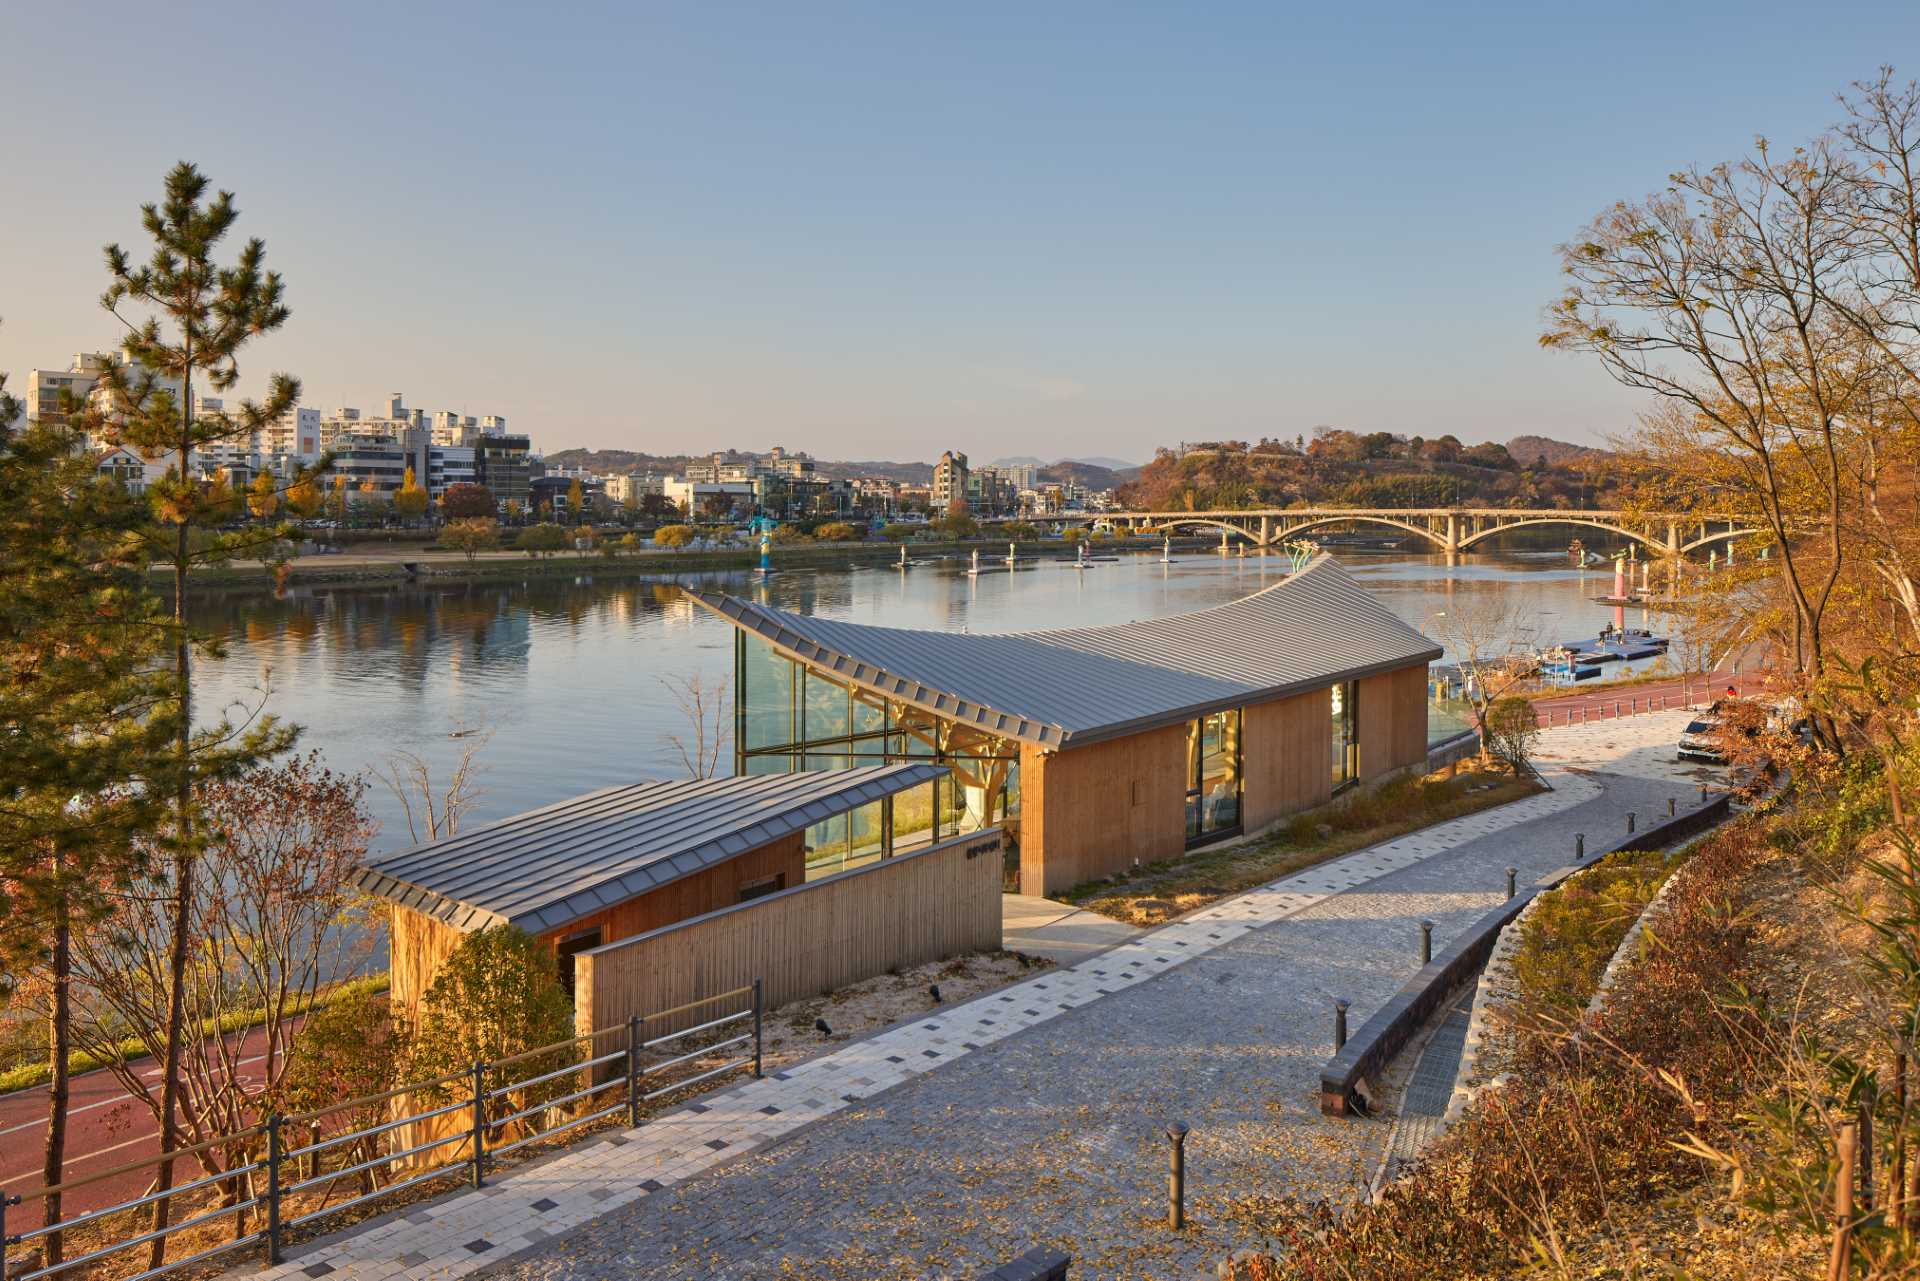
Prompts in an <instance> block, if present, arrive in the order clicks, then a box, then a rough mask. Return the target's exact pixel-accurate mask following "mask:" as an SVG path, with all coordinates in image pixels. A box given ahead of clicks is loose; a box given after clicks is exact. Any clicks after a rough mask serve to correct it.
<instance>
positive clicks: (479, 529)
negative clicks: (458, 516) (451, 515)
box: [440, 516, 500, 564]
mask: <svg viewBox="0 0 1920 1281" xmlns="http://www.w3.org/2000/svg"><path fill="white" fill-rule="evenodd" d="M440 545H441V546H442V547H451V548H453V549H454V550H455V551H458V552H464V553H465V554H466V557H467V562H468V563H469V564H471V563H472V562H473V560H474V558H475V557H477V556H479V554H480V553H481V552H490V551H493V550H494V549H495V548H497V547H499V546H500V523H499V522H498V521H496V520H494V519H493V517H491V516H486V517H478V516H470V517H467V518H465V519H462V520H454V521H449V522H447V524H446V525H445V526H443V527H442V528H441V530H440Z"/></svg>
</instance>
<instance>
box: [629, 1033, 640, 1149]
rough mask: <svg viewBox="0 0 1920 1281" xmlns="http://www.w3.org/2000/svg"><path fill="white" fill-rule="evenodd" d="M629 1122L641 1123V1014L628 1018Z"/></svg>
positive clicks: (635, 1124)
mask: <svg viewBox="0 0 1920 1281" xmlns="http://www.w3.org/2000/svg"><path fill="white" fill-rule="evenodd" d="M627 1124H628V1125H630V1126H635V1127H637V1126H638V1125H639V1124H640V1016H639V1015H638V1014H635V1015H633V1016H631V1017H630V1018H628V1019H627Z"/></svg>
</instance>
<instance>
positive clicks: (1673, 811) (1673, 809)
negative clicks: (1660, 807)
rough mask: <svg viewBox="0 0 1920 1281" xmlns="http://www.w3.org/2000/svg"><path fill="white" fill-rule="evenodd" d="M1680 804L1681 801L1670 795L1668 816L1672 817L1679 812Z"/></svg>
mask: <svg viewBox="0 0 1920 1281" xmlns="http://www.w3.org/2000/svg"><path fill="white" fill-rule="evenodd" d="M1678 805H1679V802H1678V801H1676V800H1674V799H1673V797H1671V796H1669V797H1668V798H1667V817H1668V818H1672V817H1673V816H1674V815H1675V814H1677V813H1679V810H1678V808H1677V806H1678Z"/></svg>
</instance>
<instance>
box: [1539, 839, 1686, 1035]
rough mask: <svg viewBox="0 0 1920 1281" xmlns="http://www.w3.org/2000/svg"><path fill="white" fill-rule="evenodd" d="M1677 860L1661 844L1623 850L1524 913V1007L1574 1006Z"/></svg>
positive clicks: (1594, 982) (1583, 1003)
mask: <svg viewBox="0 0 1920 1281" xmlns="http://www.w3.org/2000/svg"><path fill="white" fill-rule="evenodd" d="M1674 866H1675V859H1673V858H1670V857H1669V856H1668V855H1666V854H1663V853H1661V852H1660V851H1658V850H1641V851H1622V852H1621V853H1618V854H1612V855H1609V856H1608V857H1607V858H1606V859H1605V860H1604V861H1603V862H1601V863H1599V864H1598V865H1597V866H1595V867H1593V868H1592V869H1590V870H1589V871H1587V872H1584V873H1582V874H1581V875H1580V876H1577V877H1575V878H1574V879H1573V880H1571V881H1568V882H1566V883H1565V884H1563V885H1561V886H1560V887H1559V888H1558V889H1555V890H1553V891H1552V892H1550V893H1548V894H1545V895H1542V896H1541V898H1540V901H1539V902H1538V903H1537V904H1535V906H1534V907H1533V908H1532V910H1531V911H1530V912H1529V913H1528V915H1527V920H1526V924H1525V926H1524V927H1523V929H1522V930H1521V933H1520V946H1519V948H1518V949H1517V950H1516V951H1515V953H1514V958H1513V972H1514V980H1515V983H1516V984H1517V986H1518V988H1519V993H1520V1001H1521V1004H1522V1006H1523V1007H1525V1008H1527V1009H1530V1010H1536V1011H1557V1012H1559V1013H1562V1014H1565V1013H1567V1012H1577V1011H1579V1010H1581V1009H1582V1008H1584V1007H1585V1006H1586V1003H1587V1002H1588V1000H1590V999H1591V998H1592V996H1593V993H1594V991H1595V989H1596V988H1597V987H1598V986H1599V983H1600V974H1601V972H1602V971H1603V970H1605V969H1606V965H1607V962H1608V961H1609V960H1610V959H1612V957H1613V954H1614V952H1615V951H1616V950H1617V949H1618V948H1619V946H1620V940H1622V939H1623V938H1625V937H1626V935H1627V931H1628V930H1629V929H1631V928H1633V923H1634V921H1635V920H1637V919H1639V916H1640V913H1641V912H1642V911H1643V910H1645V908H1646V906H1647V903H1648V902H1649V901H1651V900H1652V898H1653V896H1654V894H1655V893H1657V892H1658V891H1659V889H1660V886H1661V884H1662V883H1663V882H1664V881H1665V880H1666V879H1667V875H1668V874H1669V873H1670V872H1671V871H1672V870H1673V868H1674Z"/></svg>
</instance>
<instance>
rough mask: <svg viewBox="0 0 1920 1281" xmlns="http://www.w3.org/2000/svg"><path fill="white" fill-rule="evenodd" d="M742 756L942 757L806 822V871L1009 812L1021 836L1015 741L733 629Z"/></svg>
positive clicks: (917, 842) (756, 761)
mask: <svg viewBox="0 0 1920 1281" xmlns="http://www.w3.org/2000/svg"><path fill="white" fill-rule="evenodd" d="M734 677H735V681H734V688H735V690H736V691H737V695H736V698H735V703H734V744H735V746H734V764H735V767H736V769H737V770H738V771H739V772H740V773H742V774H785V773H789V772H792V771H795V770H819V769H854V768H859V767H861V766H868V765H881V764H888V763H892V762H897V761H937V762H939V763H941V764H944V765H947V766H948V772H947V774H946V776H945V777H942V778H939V779H936V780H934V781H933V782H932V783H928V784H924V785H922V786H920V787H916V788H913V789H910V790H908V791H905V792H901V793H899V794H898V795H895V796H893V797H890V798H888V799H887V800H885V801H881V802H878V803H877V804H875V805H870V806H868V807H866V809H864V810H856V811H855V812H853V813H852V814H848V815H844V816H842V817H840V818H835V819H829V820H828V821H827V822H825V823H820V824H816V825H815V826H814V827H813V828H810V829H809V830H808V834H807V846H808V854H807V879H809V880H813V879H816V878H818V877H821V876H830V875H832V874H833V873H835V872H841V871H846V870H848V869H851V868H854V867H858V866H861V865H863V864H865V863H870V862H872V861H874V860H875V859H879V858H884V857H887V855H888V854H890V853H893V852H897V851H905V850H910V849H914V848H917V847H919V846H922V845H930V844H932V843H933V842H935V841H941V840H945V839H947V838H948V837H951V836H957V835H959V834H960V833H962V832H971V831H976V830H978V829H980V828H983V827H989V826H993V825H996V824H1004V825H1005V826H1006V827H1007V828H1008V831H1009V834H1010V835H1014V836H1015V837H1016V839H1017V828H1016V820H1017V819H1018V817H1019V813H1020V779H1019V775H1020V748H1019V744H1017V743H1013V742H1009V741H1007V740H1005V739H1001V738H996V737H993V736H991V735H987V734H982V733H980V732H979V731H977V730H973V729H970V728H968V727H966V726H963V725H954V724H951V723H949V722H945V721H942V720H939V719H938V718H937V717H934V716H933V715H932V714H930V713H928V712H924V711H921V710H920V709H919V708H916V707H910V706H907V705H906V704H903V703H897V702H892V701H890V700H887V699H884V698H882V697H881V696H880V695H878V694H874V693H871V692H870V691H867V690H863V689H856V688H853V687H851V686H847V685H842V684H840V683H838V682H836V681H833V680H831V679H828V678H827V677H824V676H821V675H820V674H819V673H818V672H813V671H809V670H807V669H806V668H804V667H802V666H801V665H800V664H799V663H796V662H794V661H793V660H791V659H789V658H786V657H784V656H783V655H781V654H780V653H779V652H778V651H776V650H775V649H774V648H773V647H772V646H770V645H768V644H767V643H766V642H765V641H763V640H761V639H760V638H759V637H757V636H753V635H751V634H749V633H747V632H745V631H736V632H735V633H734Z"/></svg>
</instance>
